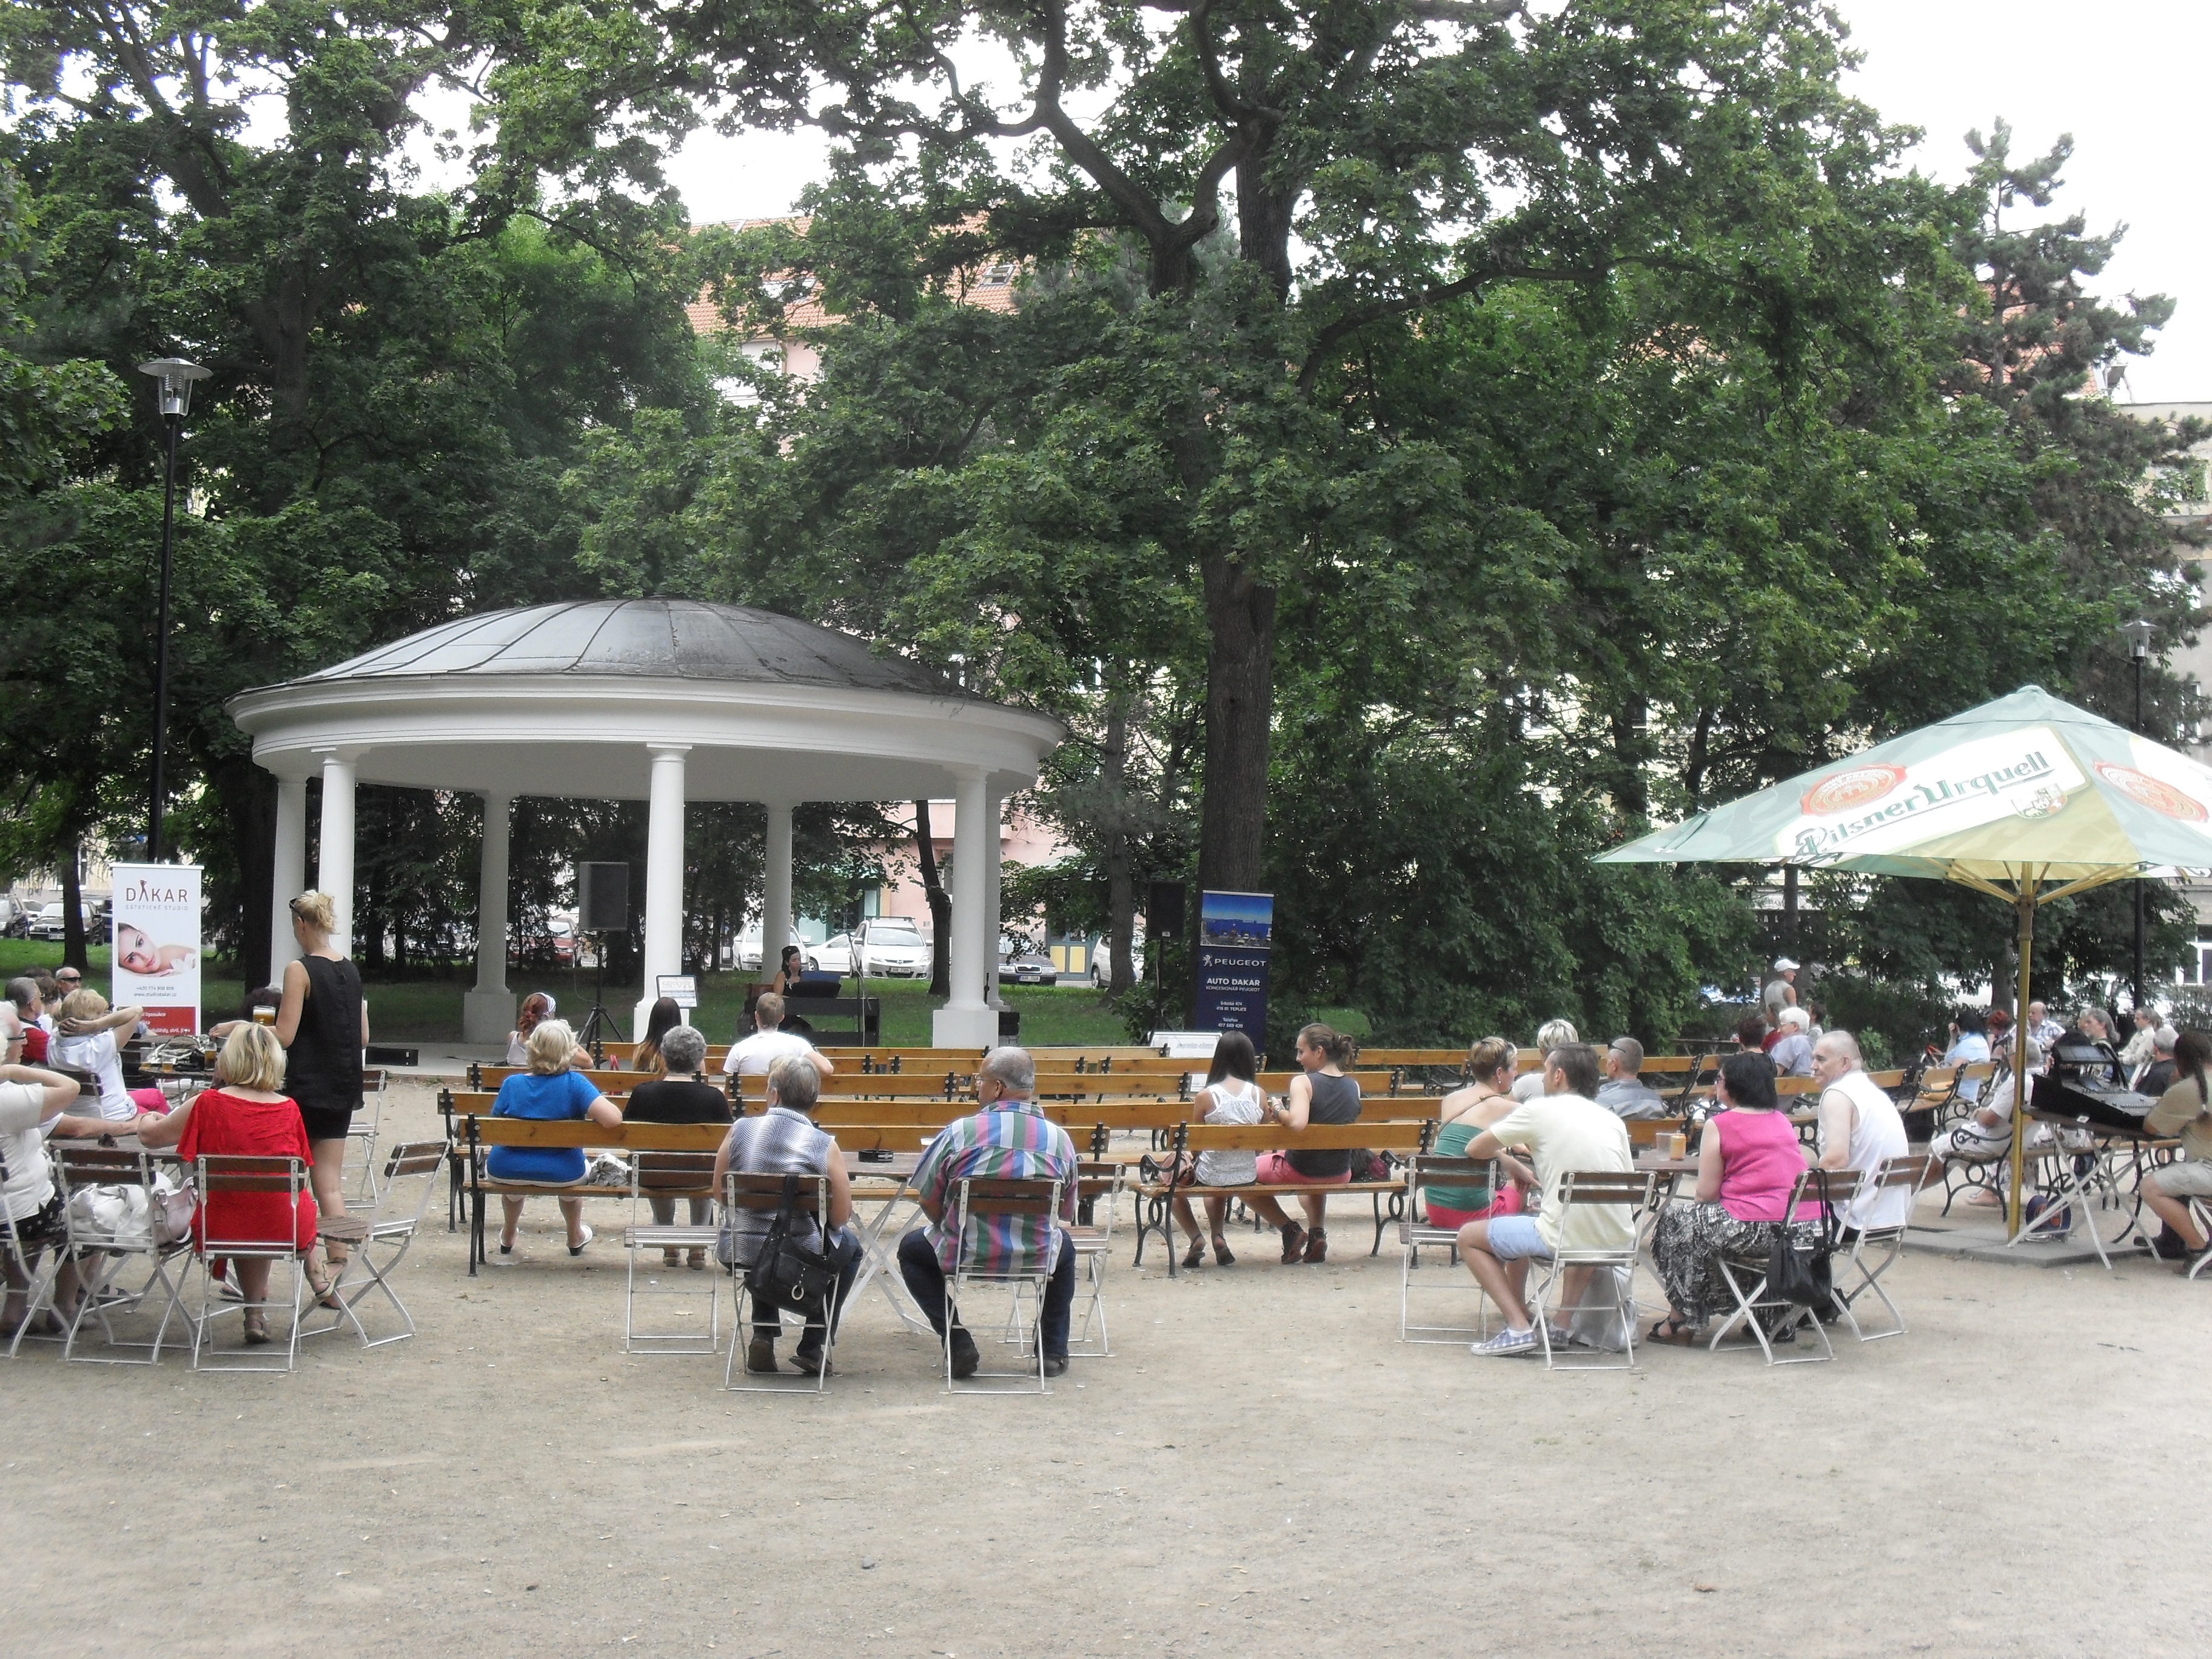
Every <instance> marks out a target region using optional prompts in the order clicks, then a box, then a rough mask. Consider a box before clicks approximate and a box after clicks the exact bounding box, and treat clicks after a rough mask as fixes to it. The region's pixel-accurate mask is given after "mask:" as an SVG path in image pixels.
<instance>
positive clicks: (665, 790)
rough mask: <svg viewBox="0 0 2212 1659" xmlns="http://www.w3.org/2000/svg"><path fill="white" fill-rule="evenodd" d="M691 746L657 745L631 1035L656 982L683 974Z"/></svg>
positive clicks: (647, 1009) (649, 1006)
mask: <svg viewBox="0 0 2212 1659" xmlns="http://www.w3.org/2000/svg"><path fill="white" fill-rule="evenodd" d="M689 751H690V744H682V743H671V744H654V745H653V747H652V750H651V751H650V752H651V754H652V756H653V788H652V793H651V795H650V796H649V797H648V799H649V803H650V805H649V808H648V816H647V821H646V829H645V985H644V987H643V989H642V991H641V994H640V995H639V997H638V1000H637V1014H636V1019H635V1024H633V1025H632V1026H631V1028H630V1031H631V1035H632V1036H635V1035H636V1034H637V1033H639V1032H641V1031H642V1030H645V1022H646V1021H647V1019H648V1018H650V1017H651V1016H652V1013H653V981H654V980H655V979H657V978H658V977H659V975H662V974H680V973H682V972H683V971H684V755H685V754H686V753H688V752H689Z"/></svg>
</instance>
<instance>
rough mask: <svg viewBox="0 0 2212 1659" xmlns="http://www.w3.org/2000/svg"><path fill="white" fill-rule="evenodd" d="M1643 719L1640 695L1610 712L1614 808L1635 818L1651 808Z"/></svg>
mask: <svg viewBox="0 0 2212 1659" xmlns="http://www.w3.org/2000/svg"><path fill="white" fill-rule="evenodd" d="M1645 719H1646V712H1645V708H1644V699H1643V698H1641V697H1638V698H1636V699H1634V700H1633V701H1632V702H1630V703H1629V704H1628V705H1627V706H1626V707H1625V708H1617V709H1615V710H1614V711H1613V788H1612V790H1611V793H1612V795H1613V811H1616V812H1618V813H1620V815H1621V817H1624V818H1628V819H1632V820H1635V821H1638V822H1641V821H1642V820H1643V819H1644V818H1645V817H1649V816H1650V811H1651V799H1650V787H1649V786H1648V785H1647V784H1646V782H1645V781H1644V762H1646V761H1647V760H1649V759H1650V757H1651V739H1650V735H1649V734H1648V733H1647V732H1646V731H1645V729H1644V722H1645Z"/></svg>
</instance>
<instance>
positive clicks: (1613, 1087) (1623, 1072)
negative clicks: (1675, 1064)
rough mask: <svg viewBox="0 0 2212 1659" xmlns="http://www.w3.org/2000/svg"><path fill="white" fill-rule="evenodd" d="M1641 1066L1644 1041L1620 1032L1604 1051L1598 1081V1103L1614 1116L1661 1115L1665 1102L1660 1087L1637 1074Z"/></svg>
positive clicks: (1665, 1107) (1665, 1106)
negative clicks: (1652, 1084) (1603, 1073)
mask: <svg viewBox="0 0 2212 1659" xmlns="http://www.w3.org/2000/svg"><path fill="white" fill-rule="evenodd" d="M1643 1069H1644V1045H1643V1044H1642V1043H1640V1042H1638V1041H1637V1040H1636V1039H1635V1038H1634V1037H1632V1036H1619V1037H1615V1038H1613V1043H1612V1046H1611V1047H1609V1048H1607V1049H1606V1051H1605V1081H1604V1082H1603V1083H1601V1084H1600V1085H1598V1088H1597V1095H1596V1100H1597V1103H1598V1104H1599V1105H1601V1106H1602V1107H1604V1108H1605V1109H1606V1110H1607V1111H1608V1112H1611V1113H1612V1114H1613V1115H1614V1116H1615V1117H1622V1118H1629V1117H1664V1116H1666V1115H1667V1103H1666V1102H1665V1101H1664V1100H1663V1099H1662V1098H1661V1097H1660V1095H1659V1091H1657V1090H1656V1089H1654V1088H1652V1087H1651V1086H1650V1085H1649V1084H1647V1083H1645V1082H1644V1079H1643V1078H1642V1077H1641V1076H1639V1075H1638V1073H1641V1072H1642V1071H1643Z"/></svg>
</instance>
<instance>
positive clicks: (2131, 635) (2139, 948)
mask: <svg viewBox="0 0 2212 1659" xmlns="http://www.w3.org/2000/svg"><path fill="white" fill-rule="evenodd" d="M2154 631H2156V630H2154V629H2153V628H2152V627H2151V625H2150V623H2148V622H2146V621H2145V620H2144V619H2143V618H2142V617H2136V619H2135V620H2134V621H2133V622H2131V623H2121V624H2120V632H2121V633H2123V634H2124V635H2127V636H2128V654H2129V655H2130V656H2131V657H2133V658H2134V659H2135V662H2136V724H2135V732H2136V736H2137V737H2142V736H2143V735H2144V733H2143V671H2144V669H2145V668H2147V667H2148V665H2149V663H2150V636H2151V635H2152V634H2153V633H2154ZM2143 933H2144V907H2143V884H2142V881H2141V879H2140V878H2138V879H2137V881H2136V1007H2138V1008H2140V1007H2142V1006H2143Z"/></svg>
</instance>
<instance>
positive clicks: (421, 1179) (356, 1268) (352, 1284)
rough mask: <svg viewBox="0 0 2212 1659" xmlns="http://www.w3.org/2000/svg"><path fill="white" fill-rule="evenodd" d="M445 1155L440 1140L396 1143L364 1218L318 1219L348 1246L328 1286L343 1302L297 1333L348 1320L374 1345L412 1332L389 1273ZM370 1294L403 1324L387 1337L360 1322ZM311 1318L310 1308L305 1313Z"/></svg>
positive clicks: (314, 1332)
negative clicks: (316, 1323)
mask: <svg viewBox="0 0 2212 1659" xmlns="http://www.w3.org/2000/svg"><path fill="white" fill-rule="evenodd" d="M446 1154H447V1146H446V1143H445V1142H444V1141H442V1140H413V1141H404V1142H402V1143H401V1144H400V1145H398V1146H394V1147H393V1148H392V1150H391V1152H388V1153H386V1155H385V1158H384V1168H383V1170H382V1171H381V1175H382V1180H381V1181H380V1183H379V1184H378V1187H377V1200H376V1207H375V1209H374V1210H373V1211H371V1212H369V1213H368V1215H365V1216H361V1215H343V1216H324V1217H322V1218H320V1226H319V1232H320V1236H321V1237H322V1238H323V1239H324V1240H325V1242H327V1243H337V1244H343V1245H345V1246H347V1247H348V1249H347V1252H346V1260H345V1266H344V1267H341V1268H339V1269H338V1273H337V1281H336V1283H334V1284H333V1285H331V1289H332V1290H334V1291H337V1298H338V1300H339V1302H340V1303H341V1304H343V1307H341V1308H337V1309H325V1310H323V1311H325V1312H327V1313H329V1314H330V1315H331V1322H330V1323H329V1324H327V1325H320V1326H315V1327H313V1328H310V1329H308V1330H307V1331H305V1332H303V1333H302V1334H303V1335H306V1336H327V1335H329V1334H331V1332H332V1331H335V1330H337V1328H339V1327H340V1326H341V1325H343V1324H348V1323H350V1324H351V1325H352V1326H353V1328H354V1329H355V1330H356V1331H358V1332H359V1333H360V1334H361V1344H362V1346H363V1347H364V1348H380V1347H382V1346H384V1345H385V1344H386V1343H387V1342H404V1341H405V1340H407V1339H408V1338H409V1337H410V1336H412V1335H414V1334H415V1316H414V1315H412V1314H410V1313H409V1312H408V1311H407V1304H405V1303H404V1302H402V1301H401V1300H400V1299H399V1293H398V1291H395V1290H393V1289H392V1274H393V1273H396V1272H397V1271H398V1267H399V1264H400V1262H402V1261H404V1260H405V1259H406V1256H407V1251H408V1247H409V1246H410V1245H411V1244H413V1243H414V1242H415V1234H416V1231H417V1230H418V1229H420V1228H421V1226H422V1218H423V1217H425V1216H426V1215H428V1213H429V1212H430V1200H431V1197H432V1196H433V1194H435V1192H436V1191H437V1188H438V1182H439V1176H441V1174H442V1173H443V1172H444V1170H445V1167H446ZM372 1292H374V1293H375V1294H378V1295H380V1296H382V1297H384V1299H385V1300H386V1302H389V1303H390V1304H392V1312H394V1313H396V1314H398V1316H399V1322H400V1324H401V1326H402V1327H403V1328H402V1329H400V1330H398V1331H394V1332H393V1333H392V1334H390V1335H389V1336H378V1337H372V1336H370V1335H369V1334H368V1327H366V1326H365V1325H363V1324H362V1319H361V1304H362V1302H363V1301H365V1300H366V1299H367V1298H368V1297H369V1296H370V1294H371V1293H372ZM316 1306H317V1307H320V1306H321V1304H316ZM308 1317H310V1318H313V1310H310V1312H309V1314H308Z"/></svg>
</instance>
